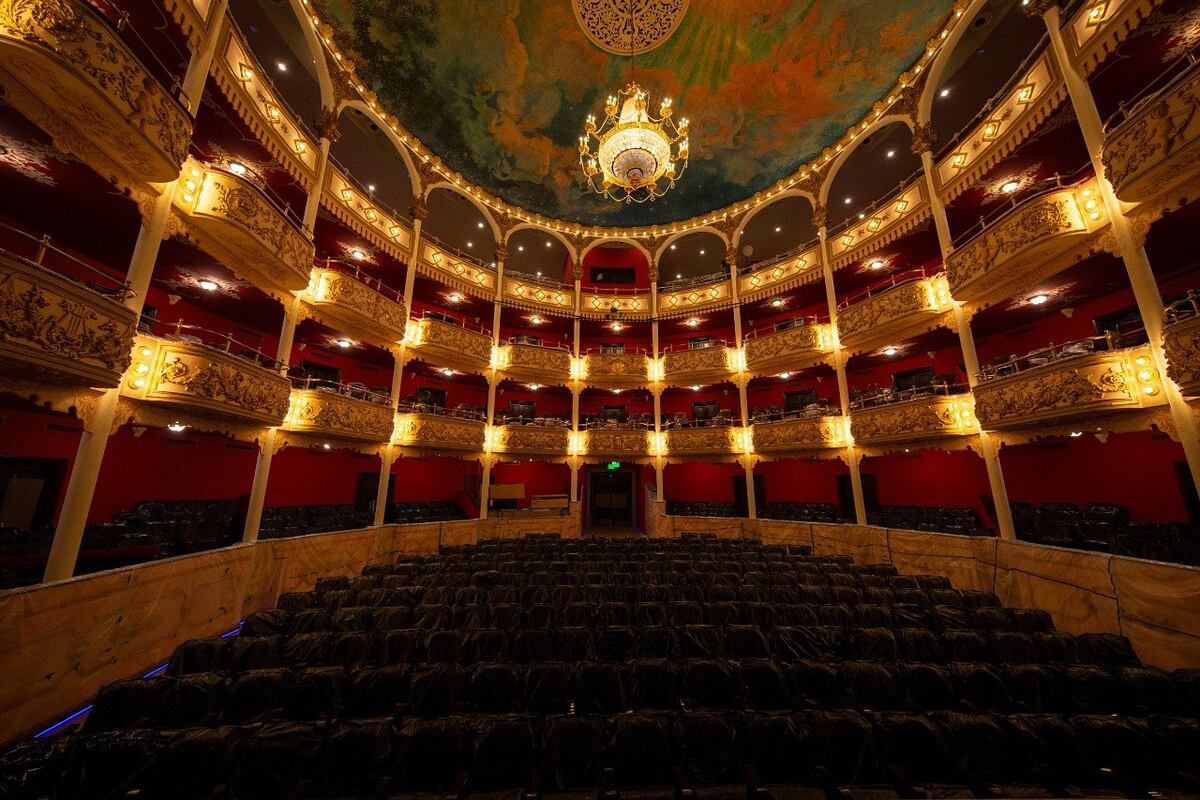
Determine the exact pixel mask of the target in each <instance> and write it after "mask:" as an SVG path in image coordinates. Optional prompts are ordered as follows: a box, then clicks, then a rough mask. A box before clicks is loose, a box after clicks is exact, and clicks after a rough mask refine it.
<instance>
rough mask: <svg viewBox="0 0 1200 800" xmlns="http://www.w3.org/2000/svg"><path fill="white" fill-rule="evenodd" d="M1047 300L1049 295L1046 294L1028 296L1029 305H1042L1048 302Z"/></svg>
mask: <svg viewBox="0 0 1200 800" xmlns="http://www.w3.org/2000/svg"><path fill="white" fill-rule="evenodd" d="M1049 300H1050V297H1049V296H1048V295H1044V294H1035V295H1034V296H1033V297H1031V298H1029V304H1030V305H1031V306H1042V305H1045V304H1046V303H1047V302H1049Z"/></svg>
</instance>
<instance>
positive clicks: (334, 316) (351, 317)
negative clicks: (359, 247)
mask: <svg viewBox="0 0 1200 800" xmlns="http://www.w3.org/2000/svg"><path fill="white" fill-rule="evenodd" d="M304 301H305V302H306V303H308V305H309V306H311V307H312V309H313V310H314V311H315V312H316V314H317V316H318V317H320V318H321V319H322V320H323V321H325V322H326V324H328V325H329V326H330V327H333V328H336V329H337V330H339V331H342V332H344V333H348V334H350V335H352V336H357V337H360V338H362V339H366V340H368V341H370V342H372V343H374V344H377V345H380V346H384V347H386V346H387V345H390V344H393V343H396V342H399V341H400V340H401V339H403V338H404V329H405V326H406V325H407V323H408V311H407V310H406V309H405V308H404V300H403V298H400V297H397V296H395V294H394V293H389V294H385V293H384V292H383V291H380V290H377V289H373V288H371V287H370V286H368V285H366V284H365V283H363V282H362V281H361V280H359V279H358V278H356V277H355V276H353V275H350V274H347V273H345V272H341V271H339V270H336V269H330V268H328V267H319V268H316V269H314V270H313V271H312V277H311V278H310V279H309V282H308V288H307V289H305V291H304Z"/></svg>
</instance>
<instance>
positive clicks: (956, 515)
mask: <svg viewBox="0 0 1200 800" xmlns="http://www.w3.org/2000/svg"><path fill="white" fill-rule="evenodd" d="M867 523H868V524H870V525H879V526H880V527H884V528H899V529H901V530H907V531H926V532H929V533H956V534H959V535H961V536H992V535H994V534H993V533H992V531H989V530H988V529H986V528H984V527H983V526H982V525H980V523H979V517H978V515H976V513H975V512H974V511H973V510H971V509H969V508H938V507H929V506H883V507H881V508H880V509H879V510H878V511H871V512H867Z"/></svg>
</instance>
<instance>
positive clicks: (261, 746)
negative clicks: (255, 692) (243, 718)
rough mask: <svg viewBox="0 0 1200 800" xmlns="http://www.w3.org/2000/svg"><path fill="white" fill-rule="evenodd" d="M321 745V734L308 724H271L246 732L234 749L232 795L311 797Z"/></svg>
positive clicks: (319, 761)
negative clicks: (306, 795)
mask: <svg viewBox="0 0 1200 800" xmlns="http://www.w3.org/2000/svg"><path fill="white" fill-rule="evenodd" d="M323 744H324V743H323V741H322V735H321V731H320V730H319V729H318V728H317V727H316V726H315V725H314V724H312V723H307V722H277V723H270V724H267V725H263V726H261V727H259V728H257V729H251V730H250V731H247V732H246V733H245V734H244V736H243V737H242V739H241V741H240V743H239V745H238V746H237V747H236V749H235V753H236V756H235V757H236V761H237V767H236V769H234V770H233V776H234V779H233V791H234V794H235V796H237V797H284V796H297V795H299V796H303V795H304V794H310V793H311V792H310V791H309V789H310V788H311V786H312V784H313V782H314V779H315V778H316V776H317V773H318V768H319V765H320V764H321V759H320V753H321V751H322V749H323Z"/></svg>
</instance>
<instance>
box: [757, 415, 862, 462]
mask: <svg viewBox="0 0 1200 800" xmlns="http://www.w3.org/2000/svg"><path fill="white" fill-rule="evenodd" d="M751 430H752V431H753V436H754V451H755V452H756V453H778V452H787V451H792V450H811V449H818V448H824V447H841V446H843V445H844V444H845V436H844V433H845V422H844V421H843V420H842V418H841V417H805V418H803V419H786V420H781V421H779V422H765V423H759V424H756V425H754V426H753V428H752V429H751Z"/></svg>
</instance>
